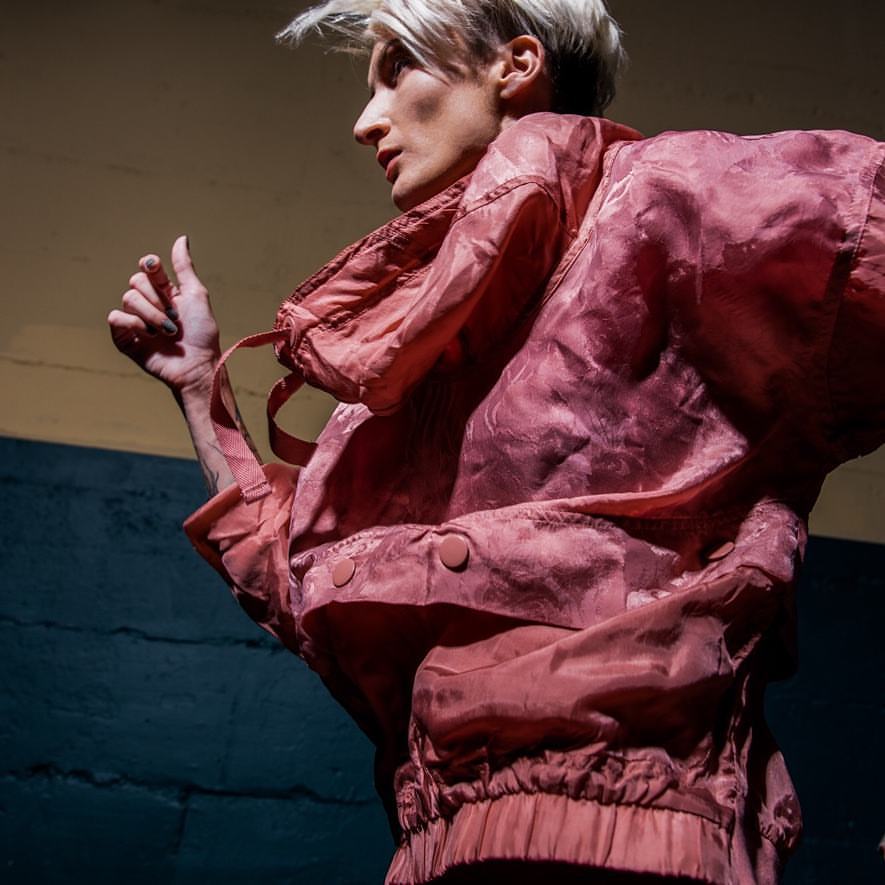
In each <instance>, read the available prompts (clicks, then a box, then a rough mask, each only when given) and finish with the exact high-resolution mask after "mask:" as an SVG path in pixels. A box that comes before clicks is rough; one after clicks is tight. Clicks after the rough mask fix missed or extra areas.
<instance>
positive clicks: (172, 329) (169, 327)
mask: <svg viewBox="0 0 885 885" xmlns="http://www.w3.org/2000/svg"><path fill="white" fill-rule="evenodd" d="M163 331H164V332H165V333H166V334H167V335H177V334H178V326H176V325H175V323H173V322H172V320H163Z"/></svg>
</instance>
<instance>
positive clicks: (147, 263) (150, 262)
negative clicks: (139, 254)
mask: <svg viewBox="0 0 885 885" xmlns="http://www.w3.org/2000/svg"><path fill="white" fill-rule="evenodd" d="M155 264H156V262H155V261H154V259H153V258H145V260H144V266H145V269H146V270H151V268H153V266H154V265H155Z"/></svg>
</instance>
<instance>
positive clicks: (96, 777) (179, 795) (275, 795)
mask: <svg viewBox="0 0 885 885" xmlns="http://www.w3.org/2000/svg"><path fill="white" fill-rule="evenodd" d="M33 780H40V781H50V782H53V781H55V782H60V783H73V784H79V785H81V786H89V787H94V788H95V789H98V790H113V789H117V788H120V787H129V788H132V789H136V790H143V791H144V792H146V793H154V794H157V795H161V796H164V797H166V798H169V799H174V800H175V801H176V802H178V803H179V804H180V805H183V806H188V805H189V804H190V799H191V797H193V796H201V797H212V798H218V799H258V800H261V799H268V800H277V801H285V800H292V799H306V800H307V801H309V802H315V803H316V804H318V805H338V806H347V807H361V806H369V805H373V804H374V800H373V799H336V798H334V797H331V796H323V795H322V794H320V793H317V792H316V791H315V790H312V789H311V788H310V787H307V786H304V785H303V784H294V785H292V786H291V787H287V788H285V789H276V790H274V789H258V790H234V789H223V788H221V787H207V786H204V785H202V784H194V783H182V782H173V781H169V782H163V781H144V780H139V779H137V778H132V777H128V776H127V775H122V774H117V773H108V774H96V773H95V772H93V771H86V770H79V769H75V770H71V771H64V770H62V769H60V768H58V767H57V766H55V765H52V764H43V765H32V766H31V767H30V768H27V769H24V770H21V771H8V772H5V773H3V774H0V783H3V782H4V781H5V782H9V781H15V782H19V783H22V782H27V781H33Z"/></svg>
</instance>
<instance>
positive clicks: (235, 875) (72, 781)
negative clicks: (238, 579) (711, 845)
mask: <svg viewBox="0 0 885 885" xmlns="http://www.w3.org/2000/svg"><path fill="white" fill-rule="evenodd" d="M0 490H2V494H0V553H2V561H3V576H4V582H3V587H4V589H3V593H2V596H0V685H2V697H0V881H3V882H11V883H12V882H14V883H23V885H32V883H42V882H47V883H50V882H52V883H54V882H59V883H61V882H65V883H71V882H81V881H82V882H90V883H93V885H103V883H116V882H122V881H126V882H127V883H141V882H144V883H166V882H172V881H175V882H194V883H203V882H207V881H211V882H213V883H218V885H226V883H253V882H256V881H259V880H260V881H263V882H266V883H268V885H277V883H279V885H283V883H290V882H293V883H294V882H297V883H299V885H310V883H314V882H316V883H321V882H322V883H326V882H340V883H373V882H375V883H377V882H380V881H381V879H382V877H383V872H384V870H385V869H386V863H387V861H388V859H389V856H390V853H391V850H392V843H391V840H390V836H389V831H388V829H387V823H386V819H385V817H384V814H383V812H382V810H381V807H380V803H379V802H378V800H377V799H376V797H375V794H374V791H373V787H372V778H371V771H372V751H371V747H370V745H369V743H368V741H367V740H366V739H365V738H364V737H363V736H362V735H361V733H360V732H359V731H358V730H357V729H356V728H355V726H354V725H353V724H352V723H351V722H350V721H349V720H348V719H347V717H346V716H345V715H344V714H343V713H342V712H341V711H340V710H339V709H338V708H337V707H336V706H335V705H334V704H333V703H332V701H331V700H330V699H329V698H328V697H327V695H326V692H325V690H324V688H323V687H322V685H321V684H320V683H319V680H318V679H317V678H316V677H315V676H314V675H313V674H312V673H310V672H309V671H308V670H307V669H306V667H304V665H303V664H302V663H301V662H300V661H299V660H298V659H297V658H295V657H294V656H293V655H291V654H289V653H288V652H286V651H285V650H283V649H282V647H281V646H278V645H276V644H275V642H274V641H273V640H272V639H271V638H270V637H267V636H266V635H265V634H264V633H263V632H262V631H261V630H260V629H259V628H257V627H256V626H255V625H254V624H252V623H251V622H250V621H248V620H247V619H246V617H245V616H244V615H242V614H241V613H240V611H239V609H238V608H237V607H236V604H235V603H234V601H233V600H232V598H231V597H230V595H229V593H228V591H227V588H226V587H225V586H224V584H223V583H222V582H221V581H220V579H219V578H218V577H217V575H216V574H215V573H214V572H213V571H211V569H209V568H208V566H206V565H205V564H204V563H203V562H202V561H200V560H199V558H198V557H197V556H196V555H195V554H194V553H193V551H192V550H191V549H190V546H189V544H188V542H187V540H186V539H185V538H184V535H183V534H182V532H181V531H180V522H181V520H182V518H183V517H184V516H185V515H187V513H189V512H190V511H191V510H192V509H193V508H195V507H196V506H198V505H199V503H200V502H201V500H202V498H203V490H202V488H201V484H200V480H199V478H198V471H197V469H196V467H195V465H194V464H193V463H192V462H190V461H184V460H178V459H171V458H160V457H155V456H146V455H133V454H126V453H120V452H108V451H102V450H99V449H84V448H77V447H73V446H59V445H50V444H46V443H30V442H23V441H18V440H10V439H2V438H0ZM807 565H808V568H807V570H806V573H805V577H804V580H803V582H802V586H801V589H800V593H799V600H800V607H799V614H800V637H801V645H800V657H801V670H800V673H799V675H798V677H796V678H795V679H793V680H791V681H790V682H787V683H785V684H783V685H779V686H776V687H775V688H773V689H772V690H771V692H770V697H769V703H768V708H769V716H770V720H771V723H772V727H773V730H774V733H775V735H776V736H777V738H778V740H779V741H780V743H781V745H782V747H783V748H784V752H785V755H786V757H787V760H788V763H789V765H790V769H791V771H792V773H793V776H794V778H795V781H796V784H797V787H798V789H799V795H800V799H801V800H802V804H803V811H804V814H805V818H806V839H805V844H804V846H803V847H802V848H801V849H800V851H799V853H798V855H797V856H796V858H795V860H794V861H793V863H792V866H791V868H790V870H789V874H788V876H787V879H786V881H787V883H788V885H836V883H838V885H842V883H852V885H862V883H870V885H872V883H878V882H880V881H881V876H882V873H883V864H882V862H881V860H880V858H879V857H878V856H877V853H876V845H877V843H878V840H879V838H880V836H881V835H882V832H885V813H883V809H882V804H881V796H882V795H885V776H883V771H882V767H881V764H880V760H881V742H882V735H883V734H885V729H883V726H885V721H883V719H885V710H883V706H882V703H881V701H882V698H883V696H885V692H883V689H885V684H883V674H885V646H883V643H882V642H881V625H882V623H883V622H885V547H883V546H879V545H872V544H860V543H852V542H846V541H838V540H834V539H824V538H814V539H812V543H811V545H810V549H809V554H808V562H807Z"/></svg>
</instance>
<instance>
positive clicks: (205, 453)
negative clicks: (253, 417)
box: [174, 369, 260, 496]
mask: <svg viewBox="0 0 885 885" xmlns="http://www.w3.org/2000/svg"><path fill="white" fill-rule="evenodd" d="M220 382H221V395H222V399H223V400H224V403H225V405H226V406H227V407H228V409H229V410H230V412H231V414H233V415H234V419H235V420H236V422H237V425H238V427H239V429H240V432H241V433H242V434H243V437H244V438H245V440H246V442H247V443H248V445H249V447H250V448H251V449H252V451H253V452H255V456H256V457H258V452H257V450H256V448H255V444H254V443H253V442H252V439H251V438H250V436H249V433H248V431H247V430H246V427H245V425H244V424H243V421H242V418H241V417H240V412H239V409H237V407H236V403H235V401H234V398H233V391H232V389H231V387H230V381H229V379H228V376H227V371H226V370H225V369H222V370H221V376H220ZM211 392H212V380H211V377H207V378H206V379H205V380H204V381H202V382H200V383H197V384H194V385H192V386H190V387H187V388H185V389H183V390H177V391H174V394H175V400H176V402H177V403H178V406H179V408H180V409H181V412H182V415H183V416H184V420H185V423H186V424H187V429H188V432H189V433H190V436H191V441H192V442H193V444H194V451H195V452H196V455H197V461H199V464H200V470H201V471H202V472H203V479H204V480H205V481H206V488H207V490H208V491H209V495H210V496H213V495H216V494H218V492H220V491H221V490H222V489H226V488H227V487H228V486H230V485H233V483H234V482H235V480H234V476H233V474H232V473H231V470H230V467H229V466H228V463H227V460H226V459H225V457H224V454H223V453H222V451H221V446H220V445H219V443H218V439H217V437H216V436H215V430H214V428H213V426H212V419H211V417H210V415H209V400H210V396H211ZM259 460H260V458H259Z"/></svg>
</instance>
